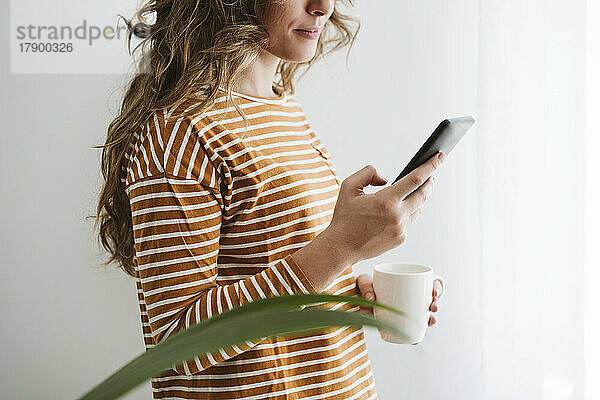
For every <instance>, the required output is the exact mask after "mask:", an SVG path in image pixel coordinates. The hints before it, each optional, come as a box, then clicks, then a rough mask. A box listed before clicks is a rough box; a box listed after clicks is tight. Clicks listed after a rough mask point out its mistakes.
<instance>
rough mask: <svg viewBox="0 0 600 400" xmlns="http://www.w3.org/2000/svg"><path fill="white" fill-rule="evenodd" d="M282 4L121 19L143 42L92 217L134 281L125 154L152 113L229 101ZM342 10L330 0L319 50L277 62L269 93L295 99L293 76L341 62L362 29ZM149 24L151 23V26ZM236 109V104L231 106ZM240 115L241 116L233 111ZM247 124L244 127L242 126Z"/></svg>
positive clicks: (347, 1)
mask: <svg viewBox="0 0 600 400" xmlns="http://www.w3.org/2000/svg"><path fill="white" fill-rule="evenodd" d="M285 1H286V0H229V1H223V0H187V1H176V0H152V1H147V2H145V3H143V4H142V6H141V7H140V8H139V9H138V11H137V12H136V13H135V14H134V16H133V18H132V19H131V20H128V19H126V18H123V17H121V18H122V19H123V20H124V21H125V23H126V25H127V27H128V32H129V34H128V44H129V48H130V49H131V38H132V35H135V36H136V37H139V38H141V39H142V41H141V43H140V44H139V45H138V46H137V47H136V48H135V49H134V50H133V51H131V50H130V53H131V54H132V55H134V56H135V55H139V56H140V57H139V58H138V59H139V60H140V61H141V63H140V67H139V69H138V70H137V72H136V73H135V74H134V76H133V77H132V80H131V81H130V83H129V85H128V88H127V90H126V92H125V95H124V98H123V101H122V103H121V106H120V110H119V113H118V115H117V116H116V118H115V119H114V120H113V121H112V122H111V123H110V125H109V126H108V132H107V137H106V142H105V144H104V145H100V146H93V147H94V148H102V159H101V170H102V175H103V177H104V183H103V187H102V190H101V192H100V197H99V201H98V205H97V209H96V215H94V216H93V218H95V225H94V227H95V229H96V230H98V241H99V243H100V244H101V245H102V246H103V247H104V249H105V250H107V251H108V252H109V253H110V258H109V259H108V260H107V261H106V262H105V263H104V265H105V266H106V265H108V264H110V263H112V262H113V261H116V262H117V264H118V267H119V268H120V269H122V270H123V271H124V272H125V273H127V274H128V275H130V276H133V277H135V267H134V257H135V248H134V239H133V226H132V216H131V208H130V204H129V198H128V196H127V194H126V192H125V187H124V184H123V182H122V180H121V179H122V178H124V176H125V173H124V171H123V166H124V165H125V151H126V150H127V148H128V146H129V144H130V143H131V141H132V140H133V138H134V137H135V136H134V134H135V132H137V131H138V128H139V127H141V126H143V125H144V124H145V123H146V121H147V120H148V119H149V118H150V116H151V115H152V113H153V112H155V111H158V110H162V109H164V108H170V107H173V106H174V105H175V104H177V103H179V102H180V101H181V100H182V99H185V98H188V97H194V96H195V97H198V96H200V99H199V100H200V101H201V103H200V105H199V107H198V108H196V109H195V111H198V110H202V109H203V108H204V107H206V106H208V105H210V104H212V103H213V102H214V100H215V99H216V97H217V94H218V91H219V88H223V89H225V91H226V94H227V96H228V97H229V98H231V91H232V88H233V87H236V85H237V83H238V82H239V80H240V76H241V75H240V73H241V72H242V71H243V70H244V69H245V68H246V67H248V66H249V65H251V64H252V63H253V62H254V61H255V59H256V57H257V56H258V55H259V53H260V51H261V49H263V48H264V47H265V46H266V44H267V42H268V39H269V34H268V32H267V29H266V27H265V26H264V25H262V24H261V21H263V20H264V17H265V16H266V14H265V12H266V11H267V10H268V7H269V6H270V5H272V4H274V3H283V2H285ZM340 6H349V7H352V6H354V0H336V1H335V10H334V11H333V14H332V15H331V17H330V18H329V20H328V21H327V23H326V24H325V26H324V28H323V31H322V34H321V36H320V38H319V40H318V42H317V50H316V53H315V56H314V57H313V58H312V59H311V60H310V61H307V62H303V63H292V62H287V61H285V60H281V61H280V63H279V65H278V67H277V74H276V78H277V77H278V78H279V79H278V81H276V82H273V88H274V89H276V90H277V91H278V92H279V93H280V94H281V93H283V92H287V93H290V94H293V93H294V91H295V89H294V79H295V76H296V73H297V72H298V71H299V69H301V68H304V72H303V73H302V74H301V75H300V76H302V75H304V74H305V73H306V72H307V71H308V69H309V68H310V67H311V66H312V65H313V64H314V63H315V62H316V61H317V60H318V59H319V58H321V57H323V56H324V55H326V54H329V53H331V52H333V51H335V50H338V49H341V48H344V47H346V46H348V53H347V55H346V57H347V58H346V60H347V59H348V55H349V53H350V49H351V48H352V45H353V43H354V40H355V38H356V35H357V34H358V31H359V29H360V21H359V19H358V18H357V17H355V16H352V15H349V14H344V13H342V12H341V11H340ZM150 19H152V20H153V21H152V22H150ZM234 104H235V103H234ZM235 108H236V109H237V111H238V113H240V115H241V116H242V117H243V119H244V121H246V118H245V116H244V115H243V113H242V112H241V111H240V109H239V108H238V107H237V105H235ZM246 122H247V121H246Z"/></svg>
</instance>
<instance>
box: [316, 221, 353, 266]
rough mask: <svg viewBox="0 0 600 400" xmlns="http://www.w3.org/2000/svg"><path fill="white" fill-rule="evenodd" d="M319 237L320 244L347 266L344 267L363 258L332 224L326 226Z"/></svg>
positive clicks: (324, 249) (337, 260)
mask: <svg viewBox="0 0 600 400" xmlns="http://www.w3.org/2000/svg"><path fill="white" fill-rule="evenodd" d="M317 238H319V240H320V241H321V242H320V246H322V247H323V251H327V252H330V253H332V255H333V258H334V259H335V260H336V262H337V263H339V264H340V265H344V266H345V268H344V269H346V268H347V267H349V266H352V265H354V264H356V263H358V262H359V261H361V260H362V259H361V257H360V256H359V254H358V251H357V250H356V249H354V248H352V247H351V246H350V245H349V244H348V243H346V242H344V241H343V240H342V237H341V235H339V234H338V233H337V232H336V231H335V230H334V229H333V228H332V227H331V225H330V226H328V227H327V228H325V230H323V231H322V232H321V233H320V234H319V235H318V236H317ZM315 239H316V238H315ZM344 269H343V270H344Z"/></svg>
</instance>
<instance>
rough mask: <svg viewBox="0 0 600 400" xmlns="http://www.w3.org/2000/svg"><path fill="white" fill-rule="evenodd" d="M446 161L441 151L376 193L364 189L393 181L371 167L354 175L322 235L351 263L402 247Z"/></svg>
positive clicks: (342, 186) (341, 193)
mask: <svg viewBox="0 0 600 400" xmlns="http://www.w3.org/2000/svg"><path fill="white" fill-rule="evenodd" d="M440 156H441V157H440ZM444 157H445V154H444V153H443V152H439V153H437V154H436V155H434V156H432V157H431V158H430V159H429V160H427V161H426V162H425V163H423V164H422V165H420V166H419V167H417V168H415V169H414V170H413V171H412V172H411V173H409V174H408V175H406V176H405V177H403V178H402V179H400V180H398V181H397V182H396V183H394V184H392V185H390V186H388V187H386V188H383V189H381V190H379V191H378V192H376V193H372V194H366V193H365V192H364V191H363V188H365V187H367V186H369V185H373V186H383V185H385V184H386V183H387V180H386V179H385V178H383V177H382V176H380V175H379V174H378V173H377V170H376V169H375V167H374V166H372V165H367V166H365V167H364V168H362V169H360V170H359V171H357V172H355V173H354V174H352V175H350V176H349V177H347V178H346V179H344V181H343V182H342V185H341V188H340V193H339V195H338V199H337V202H336V204H335V209H334V213H333V217H332V220H331V222H330V224H329V226H328V227H327V228H326V229H325V231H323V232H322V235H323V236H325V237H326V238H327V240H328V241H329V243H330V245H331V246H335V247H336V249H338V251H340V250H341V251H343V252H345V253H346V255H347V256H348V257H349V260H350V261H349V262H350V264H355V263H357V262H359V261H362V260H367V259H370V258H373V257H377V256H379V255H381V254H383V253H385V252H387V251H388V250H391V249H393V248H396V247H398V246H400V245H402V244H403V243H404V242H405V241H406V238H407V229H408V226H409V225H411V224H412V223H413V222H414V221H415V220H416V218H417V217H418V216H419V215H420V214H421V211H422V208H423V205H424V204H425V202H426V201H427V199H428V198H429V196H430V194H431V192H432V191H433V188H434V184H435V181H436V177H435V175H433V173H434V172H435V171H436V170H437V169H438V168H439V166H440V165H441V164H442V162H443V160H444Z"/></svg>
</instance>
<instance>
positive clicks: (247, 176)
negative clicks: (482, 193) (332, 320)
mask: <svg viewBox="0 0 600 400" xmlns="http://www.w3.org/2000/svg"><path fill="white" fill-rule="evenodd" d="M337 5H338V4H335V3H334V1H333V0H283V1H281V0H271V1H268V0H263V1H260V0H238V1H236V0H229V1H227V2H225V1H222V0H190V1H175V0H153V1H150V2H148V3H146V4H145V5H144V6H143V7H142V8H141V10H140V11H139V13H138V14H137V19H138V20H139V21H140V22H138V23H137V24H129V26H130V28H131V29H132V30H133V32H134V33H135V34H137V35H139V36H142V37H144V38H145V44H144V47H142V54H143V57H142V62H143V68H144V69H143V70H142V71H140V72H139V73H138V74H137V75H136V76H135V77H134V78H133V80H132V82H131V84H130V86H129V89H128V90H127V93H126V95H125V98H124V100H123V103H122V108H121V112H120V115H119V116H118V117H117V118H116V119H115V120H114V121H113V122H112V123H111V125H110V126H109V129H108V137H107V141H106V144H105V146H104V150H103V158H102V171H103V174H104V177H105V180H106V183H105V186H104V188H103V190H102V193H101V196H100V200H99V204H98V220H99V222H100V231H99V237H100V240H101V242H102V244H103V245H104V247H105V248H106V249H107V250H108V251H109V252H110V254H111V258H110V260H109V261H108V262H111V261H117V262H118V264H119V266H120V267H121V268H122V269H123V270H124V271H125V272H127V273H128V274H129V275H131V276H132V277H134V278H135V280H136V285H137V290H138V298H139V305H140V311H141V321H142V328H143V334H144V340H145V345H146V347H147V348H150V347H152V346H154V345H155V344H157V343H158V342H160V341H161V340H164V339H165V338H167V337H169V336H170V335H173V334H175V333H176V332H179V331H181V330H183V329H186V328H187V327H189V326H191V325H193V324H195V323H198V322H199V321H202V320H204V319H206V318H210V317H211V316H212V315H215V314H217V313H221V312H224V311H226V310H229V309H231V308H233V307H236V306H239V305H240V304H243V303H245V302H249V301H253V300H255V299H257V298H260V297H265V296H275V295H280V294H284V293H309V292H312V293H318V292H324V293H331V294H346V295H357V294H360V295H362V296H366V297H368V298H374V293H373V288H372V280H371V277H370V276H369V275H366V274H362V275H360V276H359V277H358V278H356V277H355V275H354V273H353V270H352V265H353V264H355V263H357V262H359V261H361V260H365V259H369V258H372V257H375V256H378V255H380V254H382V253H384V252H386V251H388V250H390V249H392V248H394V247H397V246H399V245H401V244H402V243H403V242H404V241H405V240H406V231H407V227H408V226H409V225H410V224H411V223H412V222H414V220H415V219H416V218H417V216H418V215H419V214H420V212H421V208H422V207H423V204H424V203H425V201H426V199H427V197H428V196H429V194H430V192H431V191H432V189H433V182H434V177H433V172H434V171H435V170H436V168H438V166H439V165H440V163H441V160H440V159H438V157H433V158H432V159H431V160H430V161H428V162H427V163H425V164H424V165H423V166H421V167H419V168H418V169H416V170H415V171H414V172H413V173H411V174H410V175H408V176H407V177H405V178H404V179H402V180H401V181H400V182H398V183H396V184H394V185H391V186H389V187H386V188H382V189H381V190H380V191H378V192H377V193H374V194H368V195H367V194H365V193H364V192H363V188H364V187H366V186H369V185H375V186H382V185H385V183H386V182H387V181H386V180H385V178H383V177H381V176H380V175H379V174H378V173H377V171H376V170H375V168H374V167H373V166H371V165H367V166H366V167H364V168H362V169H360V170H359V171H357V172H356V173H354V174H352V175H351V176H349V177H348V178H346V179H345V180H344V181H343V182H341V181H340V179H339V177H338V176H337V173H336V170H335V168H334V165H333V163H332V160H331V158H330V155H329V152H328V151H327V149H326V147H325V146H324V145H323V143H322V142H321V141H320V140H319V138H318V136H317V135H316V134H315V132H314V131H313V130H312V129H311V127H310V125H309V123H308V122H307V120H306V117H305V115H304V113H303V110H302V107H301V105H300V104H299V103H298V100H297V99H296V98H295V97H294V86H293V81H294V78H295V75H296V71H297V69H298V67H301V66H307V67H310V65H312V63H313V62H314V61H315V60H316V59H318V58H319V57H320V56H322V55H323V54H325V53H326V52H328V51H330V50H331V49H336V48H342V47H344V46H346V45H348V44H350V46H351V44H352V42H353V40H354V38H355V36H356V32H357V31H358V29H355V30H353V29H352V27H351V24H350V22H351V21H352V20H351V19H350V18H349V17H347V16H345V15H344V14H342V13H341V12H340V11H339V10H338V9H336V6H337ZM146 17H150V18H152V19H153V22H152V23H150V22H147V21H146ZM276 78H278V80H277V82H276ZM411 192H412V193H411ZM433 295H434V301H433V302H432V304H431V310H432V311H434V312H435V311H437V305H436V301H435V296H436V290H435V289H434V293H433ZM317 306H320V307H327V308H331V309H340V310H347V311H358V310H359V309H358V307H351V306H349V305H347V304H342V305H340V304H333V305H332V304H326V305H317ZM365 311H366V312H372V310H370V309H368V310H365ZM433 323H435V319H434V318H433V317H432V319H431V320H430V325H431V324H433ZM152 388H153V396H154V398H157V399H158V398H169V399H174V398H177V399H300V398H307V399H308V398H310V399H317V398H319V399H322V398H328V399H375V398H377V394H376V390H375V383H374V379H373V375H372V371H371V366H370V362H369V358H368V354H367V348H366V346H365V341H364V336H363V330H362V329H360V328H351V327H340V328H335V329H324V330H323V331H321V332H318V333H313V334H299V335H295V336H292V337H285V338H283V337H276V338H268V339H265V340H262V341H257V342H246V343H244V344H241V345H239V346H232V347H230V348H223V349H220V350H219V351H216V352H214V353H208V354H204V355H202V356H199V357H196V358H194V359H193V360H191V361H189V362H186V363H182V364H180V365H175V366H173V368H172V369H170V370H168V371H165V373H163V374H162V375H160V376H157V377H155V378H153V379H152Z"/></svg>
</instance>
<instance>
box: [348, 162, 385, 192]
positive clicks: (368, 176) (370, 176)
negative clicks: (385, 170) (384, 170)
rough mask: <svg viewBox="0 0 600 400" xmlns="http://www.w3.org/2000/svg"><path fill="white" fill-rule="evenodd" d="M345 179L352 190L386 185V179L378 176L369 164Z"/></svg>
mask: <svg viewBox="0 0 600 400" xmlns="http://www.w3.org/2000/svg"><path fill="white" fill-rule="evenodd" d="M346 179H347V180H348V181H349V182H348V183H350V185H351V186H352V188H355V189H362V188H364V187H367V186H369V185H373V186H382V185H385V184H386V183H387V179H385V178H384V177H383V176H381V175H379V173H378V172H377V170H376V169H375V167H374V166H373V165H371V164H369V165H365V166H364V167H363V168H361V169H360V170H358V171H356V172H355V173H354V174H352V175H350V176H349V177H348V178H346Z"/></svg>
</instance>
